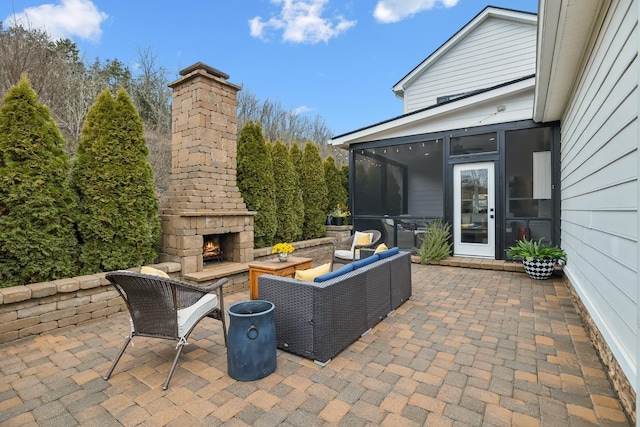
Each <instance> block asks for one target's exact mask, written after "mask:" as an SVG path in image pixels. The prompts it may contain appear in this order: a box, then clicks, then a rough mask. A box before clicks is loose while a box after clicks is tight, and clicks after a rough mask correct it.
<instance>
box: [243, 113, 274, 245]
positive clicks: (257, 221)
mask: <svg viewBox="0 0 640 427" xmlns="http://www.w3.org/2000/svg"><path fill="white" fill-rule="evenodd" d="M237 180H238V188H239V189H240V193H242V198H243V199H244V202H245V203H246V205H247V209H249V210H250V211H256V216H255V218H254V230H253V245H254V247H256V248H263V247H265V246H270V245H271V244H272V243H273V236H274V235H275V234H276V229H277V221H276V203H275V201H274V199H275V181H274V179H273V162H272V160H271V150H269V147H268V146H267V144H266V143H265V141H264V136H263V135H262V129H261V128H260V125H259V124H257V123H254V122H248V123H247V124H246V125H244V127H243V128H242V131H241V132H240V137H239V138H238V169H237Z"/></svg>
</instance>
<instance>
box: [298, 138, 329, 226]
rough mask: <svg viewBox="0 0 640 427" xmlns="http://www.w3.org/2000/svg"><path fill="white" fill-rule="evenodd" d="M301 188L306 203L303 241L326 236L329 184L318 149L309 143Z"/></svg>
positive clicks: (302, 164)
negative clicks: (325, 177) (326, 180)
mask: <svg viewBox="0 0 640 427" xmlns="http://www.w3.org/2000/svg"><path fill="white" fill-rule="evenodd" d="M300 187H301V188H302V200H303V201H304V226H303V227H302V238H303V239H316V238H319V237H324V236H325V234H326V227H325V223H326V220H327V211H326V208H327V184H326V182H325V179H324V167H323V166H322V159H321V158H320V151H318V147H317V146H316V145H315V144H314V143H312V142H311V141H308V142H307V143H306V144H305V146H304V151H303V152H302V162H301V165H300Z"/></svg>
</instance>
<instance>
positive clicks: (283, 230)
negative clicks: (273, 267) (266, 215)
mask: <svg viewBox="0 0 640 427" xmlns="http://www.w3.org/2000/svg"><path fill="white" fill-rule="evenodd" d="M271 158H272V159H273V178H274V180H275V182H277V183H278V184H277V185H278V190H277V191H276V192H275V201H276V211H277V212H278V215H277V222H278V228H277V230H276V234H275V236H274V242H276V243H278V242H293V241H294V240H295V239H296V237H297V236H298V235H300V234H302V223H301V221H299V220H298V217H299V216H302V217H303V218H304V208H302V209H300V207H303V205H302V194H301V193H300V187H299V186H298V173H297V172H296V170H295V167H294V166H293V163H291V158H290V157H289V150H288V149H287V146H286V145H284V142H282V141H280V140H277V141H276V142H275V144H273V145H272V146H271ZM300 210H301V211H302V212H299V211H300Z"/></svg>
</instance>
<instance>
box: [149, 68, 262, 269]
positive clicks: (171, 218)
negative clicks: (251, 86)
mask: <svg viewBox="0 0 640 427" xmlns="http://www.w3.org/2000/svg"><path fill="white" fill-rule="evenodd" d="M180 75H181V76H182V78H180V79H179V80H177V81H175V82H173V83H171V84H170V85H169V86H170V87H171V88H172V89H173V103H172V138H171V184H170V187H169V195H168V197H167V199H166V200H164V201H163V203H162V205H161V214H160V218H161V220H162V241H161V255H160V261H162V262H165V261H172V262H179V263H180V264H181V266H182V274H189V273H194V272H198V271H202V270H203V269H204V268H205V267H209V266H211V265H215V263H219V262H222V261H230V262H236V263H246V262H250V261H253V219H254V215H255V212H250V211H248V210H247V207H246V205H245V203H244V200H243V199H242V195H241V194H240V190H239V189H238V187H237V185H236V152H237V149H236V144H237V115H236V105H237V104H236V94H237V92H238V91H239V90H240V87H239V86H236V85H234V84H232V83H229V82H228V81H227V79H228V78H229V76H228V75H227V74H225V73H223V72H221V71H219V70H216V69H215V68H213V67H210V66H208V65H205V64H203V63H201V62H198V63H196V64H194V65H192V66H190V67H188V68H186V69H184V70H182V71H181V72H180ZM215 245H219V246H220V248H219V253H217V254H215V255H214V253H215V249H213V247H214V246H215Z"/></svg>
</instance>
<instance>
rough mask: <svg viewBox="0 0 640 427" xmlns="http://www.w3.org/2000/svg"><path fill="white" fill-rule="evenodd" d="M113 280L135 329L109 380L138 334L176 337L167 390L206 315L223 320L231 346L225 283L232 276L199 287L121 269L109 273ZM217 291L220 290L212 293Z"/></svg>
mask: <svg viewBox="0 0 640 427" xmlns="http://www.w3.org/2000/svg"><path fill="white" fill-rule="evenodd" d="M105 277H106V278H107V280H109V281H110V282H111V283H112V284H113V286H114V287H115V288H116V290H117V291H118V292H119V293H120V295H121V296H122V299H124V302H125V303H126V305H127V308H128V309H129V313H130V315H131V319H130V323H131V332H130V333H129V336H127V337H126V338H125V342H124V345H123V346H122V349H120V352H119V353H118V355H117V356H116V358H115V360H114V361H113V364H112V365H111V369H109V372H108V373H107V375H106V376H105V377H104V379H105V380H108V379H109V377H111V374H112V373H113V370H114V368H115V367H116V364H117V363H118V361H119V360H120V357H122V354H123V353H124V351H125V349H126V348H127V345H128V344H129V342H130V341H131V340H132V338H133V337H134V336H145V337H152V338H162V339H168V340H176V341H177V342H178V345H177V346H176V349H177V352H176V355H175V358H174V360H173V365H172V366H171V370H170V371H169V375H168V376H167V380H166V381H165V383H164V385H163V386H162V389H163V390H166V389H167V387H168V386H169V381H170V380H171V376H172V375H173V371H174V370H175V368H176V364H177V363H178V358H179V357H180V354H181V353H182V348H183V347H184V345H185V344H186V343H187V338H188V337H189V335H190V334H191V331H192V330H193V328H194V327H195V326H196V325H197V324H198V322H200V320H202V319H203V318H204V317H207V316H208V317H212V318H214V319H217V320H220V321H221V322H222V330H223V335H224V343H225V346H226V345H227V328H226V322H225V316H224V300H223V295H222V286H223V285H224V284H225V283H227V281H228V279H221V280H219V281H217V282H216V283H214V284H213V285H210V286H208V287H203V288H200V287H196V286H192V285H189V284H187V283H184V282H180V281H178V280H173V279H169V278H165V277H161V276H156V275H149V274H141V273H134V272H131V271H117V272H112V273H107V274H106V276H105ZM212 291H216V293H211V292H212Z"/></svg>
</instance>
